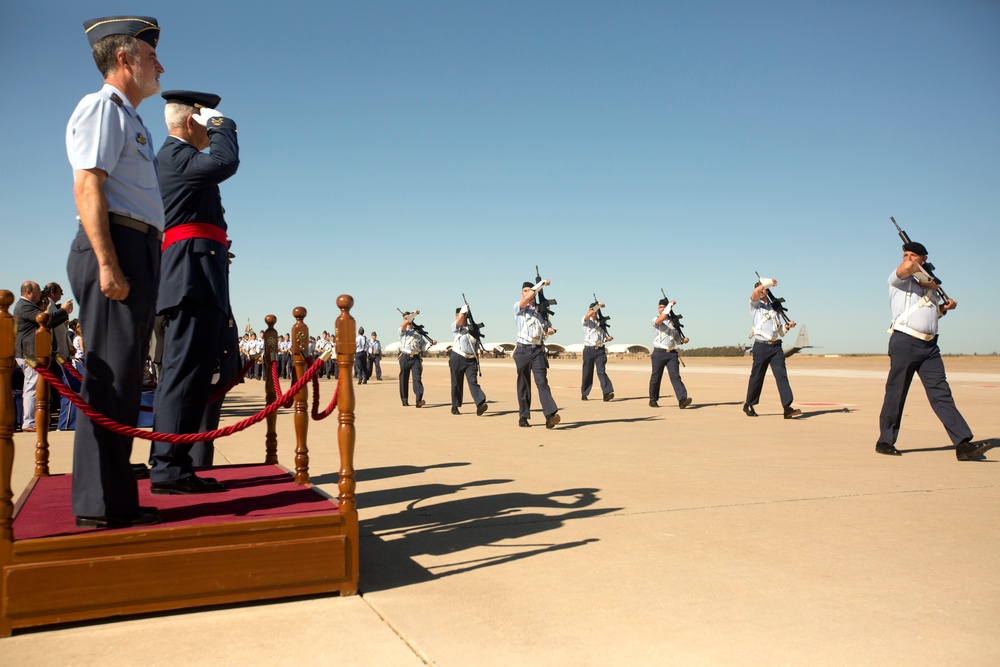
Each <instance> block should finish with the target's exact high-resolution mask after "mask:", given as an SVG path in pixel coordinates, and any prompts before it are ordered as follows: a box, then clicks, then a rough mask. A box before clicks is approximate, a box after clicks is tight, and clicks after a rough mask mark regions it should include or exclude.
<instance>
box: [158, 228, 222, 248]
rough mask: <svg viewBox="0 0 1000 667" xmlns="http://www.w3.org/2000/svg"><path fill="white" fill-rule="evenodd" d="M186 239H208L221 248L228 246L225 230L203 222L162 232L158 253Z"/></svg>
mask: <svg viewBox="0 0 1000 667" xmlns="http://www.w3.org/2000/svg"><path fill="white" fill-rule="evenodd" d="M187 239H210V240H212V241H217V242H219V243H221V244H222V245H223V246H227V247H228V245H229V239H228V237H227V236H226V230H224V229H222V228H221V227H216V226H215V225H210V224H208V223H205V222H186V223H184V224H183V225H177V226H175V227H171V228H170V229H168V230H166V231H164V232H163V245H162V246H161V247H160V252H163V251H164V250H166V249H167V248H168V247H170V246H171V245H173V244H175V243H177V242H179V241H186V240H187Z"/></svg>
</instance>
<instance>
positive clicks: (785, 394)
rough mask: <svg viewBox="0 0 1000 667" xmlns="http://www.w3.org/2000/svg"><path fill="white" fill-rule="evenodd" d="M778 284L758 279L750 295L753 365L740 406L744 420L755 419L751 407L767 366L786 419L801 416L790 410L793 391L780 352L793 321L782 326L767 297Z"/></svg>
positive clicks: (762, 383)
mask: <svg viewBox="0 0 1000 667" xmlns="http://www.w3.org/2000/svg"><path fill="white" fill-rule="evenodd" d="M777 285H778V281H777V279H772V278H761V279H760V281H759V282H757V284H756V285H754V288H753V292H752V293H751V294H750V318H751V320H752V321H753V332H752V333H751V334H750V335H751V336H753V352H752V354H753V366H751V368H750V381H749V383H748V384H747V398H746V401H745V402H744V403H743V412H745V413H746V415H747V417H756V416H757V412H756V410H754V409H753V406H755V405H757V403H758V402H759V401H760V392H761V390H763V389H764V377H765V376H766V375H767V368H768V366H770V367H771V372H773V373H774V381H775V382H776V383H777V385H778V397H779V398H780V399H781V406H782V408H783V409H784V416H785V419H792V418H793V417H798V416H799V415H800V414H802V411H801V410H798V409H796V408H793V407H792V400H793V399H792V388H791V386H790V385H789V384H788V371H786V370H785V352H784V350H782V349H781V339H782V338H783V337H784V335H785V334H786V333H788V332H789V330H791V329H792V328H793V327H794V326H795V322H791V321H790V322H788V323H787V324H782V322H781V318H779V317H778V316H777V311H776V309H775V308H774V306H773V305H772V304H771V301H770V297H769V296H768V289H770V288H771V287H777Z"/></svg>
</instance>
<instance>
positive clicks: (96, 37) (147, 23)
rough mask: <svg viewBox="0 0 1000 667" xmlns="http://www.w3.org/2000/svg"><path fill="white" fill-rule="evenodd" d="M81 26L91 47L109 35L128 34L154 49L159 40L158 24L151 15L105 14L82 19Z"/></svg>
mask: <svg viewBox="0 0 1000 667" xmlns="http://www.w3.org/2000/svg"><path fill="white" fill-rule="evenodd" d="M83 27H84V29H86V31H87V41H89V42H90V46H91V47H93V46H94V45H95V44H97V43H98V42H99V41H101V40H102V39H104V38H105V37H108V36H109V35H130V36H132V37H135V38H136V39H141V40H142V41H144V42H146V43H147V44H149V45H150V46H152V47H153V48H154V49H155V48H156V43H157V42H158V41H160V25H159V24H158V23H157V22H156V19H154V18H153V17H152V16H105V17H103V18H99V19H90V20H89V21H84V22H83Z"/></svg>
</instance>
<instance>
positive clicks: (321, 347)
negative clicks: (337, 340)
mask: <svg viewBox="0 0 1000 667" xmlns="http://www.w3.org/2000/svg"><path fill="white" fill-rule="evenodd" d="M327 350H330V351H331V352H332V351H333V341H332V340H330V333H329V332H327V331H324V332H323V333H322V334H321V335H320V338H319V340H318V341H316V354H317V355H322V354H323V353H325V352H326V351H327ZM336 361H337V360H336V357H334V358H332V359H327V360H326V361H324V362H323V367H322V368H321V369H320V372H319V377H326V379H327V380H329V379H330V377H331V376H332V374H333V370H332V368H331V366H334V365H336Z"/></svg>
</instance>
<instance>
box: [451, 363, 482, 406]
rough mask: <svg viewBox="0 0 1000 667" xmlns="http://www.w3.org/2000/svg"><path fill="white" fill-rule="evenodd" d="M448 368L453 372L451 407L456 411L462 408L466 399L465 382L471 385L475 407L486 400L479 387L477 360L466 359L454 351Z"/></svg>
mask: <svg viewBox="0 0 1000 667" xmlns="http://www.w3.org/2000/svg"><path fill="white" fill-rule="evenodd" d="M448 368H449V369H450V370H451V407H453V408H455V409H456V410H457V409H458V408H460V407H462V402H463V399H464V397H465V396H464V395H465V382H468V383H469V393H470V394H472V401H473V403H474V404H475V405H479V404H480V403H482V402H483V401H485V400H486V394H484V393H483V390H482V388H481V387H480V386H479V378H478V377H477V373H478V372H479V362H478V361H476V359H466V358H465V357H464V356H462V355H461V354H459V353H458V352H455V351H454V350H453V351H452V352H451V357H450V358H449V359H448ZM463 378H464V379H463Z"/></svg>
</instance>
